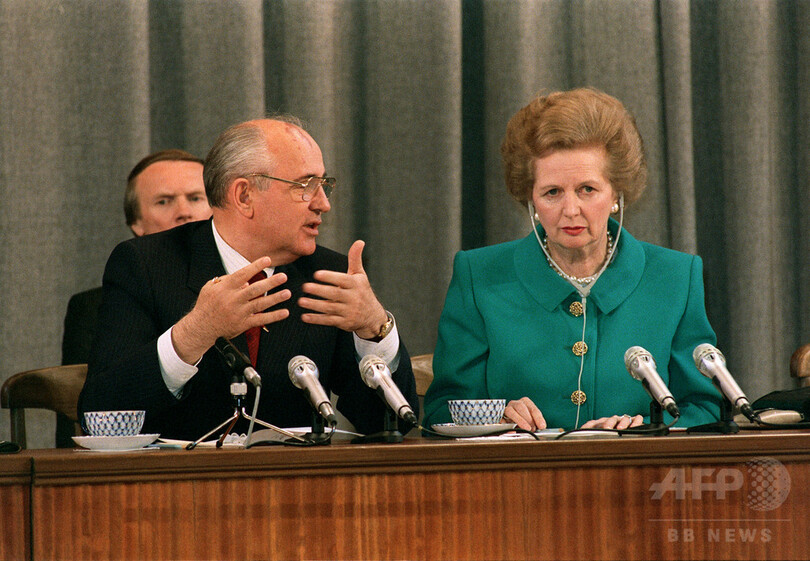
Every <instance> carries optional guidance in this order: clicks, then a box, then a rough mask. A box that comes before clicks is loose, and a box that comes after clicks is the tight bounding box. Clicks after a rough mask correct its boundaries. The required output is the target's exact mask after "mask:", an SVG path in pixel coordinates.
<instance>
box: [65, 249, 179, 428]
mask: <svg viewBox="0 0 810 561" xmlns="http://www.w3.org/2000/svg"><path fill="white" fill-rule="evenodd" d="M150 284H151V283H150V281H149V278H148V275H147V272H146V267H145V266H144V265H143V263H142V261H141V259H140V258H139V254H138V252H137V250H136V249H135V248H134V247H133V245H131V244H129V243H128V242H123V243H121V244H119V245H118V246H117V247H116V248H115V250H113V253H112V254H111V256H110V259H109V260H108V262H107V266H106V268H105V271H104V281H103V297H102V304H101V309H100V310H99V320H98V331H97V334H96V337H95V340H94V342H93V346H92V350H91V354H90V362H89V364H88V372H87V380H86V382H85V385H84V388H83V389H82V393H81V395H80V397H79V404H78V412H79V418H82V414H83V413H84V412H85V411H98V410H115V409H144V410H146V415H147V417H148V418H149V417H152V416H153V415H154V414H156V413H158V412H160V411H164V410H166V409H168V408H169V407H171V406H172V405H174V404H176V402H177V400H176V399H175V398H174V396H173V395H172V394H171V393H170V392H169V390H168V389H167V388H166V384H165V383H164V382H163V378H162V376H161V374H160V365H159V362H158V355H157V338H158V337H159V336H160V335H161V333H162V332H163V331H164V330H161V329H160V321H159V318H158V316H157V315H156V312H155V310H154V298H153V297H152V295H151V294H150V292H149V287H150Z"/></svg>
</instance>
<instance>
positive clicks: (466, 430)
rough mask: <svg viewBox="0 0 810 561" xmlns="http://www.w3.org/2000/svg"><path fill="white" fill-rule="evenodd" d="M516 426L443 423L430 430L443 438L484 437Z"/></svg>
mask: <svg viewBox="0 0 810 561" xmlns="http://www.w3.org/2000/svg"><path fill="white" fill-rule="evenodd" d="M516 426H517V425H516V424H515V423H492V424H489V425H457V424H455V423H443V424H440V425H433V426H431V427H430V428H432V429H433V430H435V431H436V432H438V433H439V434H443V435H445V436H484V435H487V434H493V433H497V432H503V431H507V430H512V429H513V428H515V427H516Z"/></svg>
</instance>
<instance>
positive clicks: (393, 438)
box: [352, 407, 403, 444]
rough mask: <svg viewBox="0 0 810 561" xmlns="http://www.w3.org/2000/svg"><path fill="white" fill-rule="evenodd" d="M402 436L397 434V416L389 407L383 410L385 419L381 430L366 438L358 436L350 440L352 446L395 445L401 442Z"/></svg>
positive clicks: (399, 433)
mask: <svg viewBox="0 0 810 561" xmlns="http://www.w3.org/2000/svg"><path fill="white" fill-rule="evenodd" d="M402 440H403V436H402V433H401V432H399V426H398V424H397V414H396V413H394V411H393V410H392V409H391V408H390V407H386V408H385V418H384V420H383V430H382V431H380V432H375V433H374V434H369V435H366V436H358V437H357V438H353V439H352V444H372V443H383V444H396V443H398V442H402Z"/></svg>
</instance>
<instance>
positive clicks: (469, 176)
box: [0, 0, 810, 447]
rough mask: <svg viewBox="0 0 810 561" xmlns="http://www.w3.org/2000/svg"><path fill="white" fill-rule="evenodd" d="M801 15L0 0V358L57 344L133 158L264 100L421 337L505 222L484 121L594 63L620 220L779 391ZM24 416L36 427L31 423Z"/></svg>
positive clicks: (521, 223)
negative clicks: (624, 145) (616, 176)
mask: <svg viewBox="0 0 810 561" xmlns="http://www.w3.org/2000/svg"><path fill="white" fill-rule="evenodd" d="M808 29H810V3H808V2H806V1H796V2H789V1H782V2H779V1H766V0H762V1H756V0H754V1H746V2H743V1H739V0H725V1H720V0H718V1H687V0H681V1H677V0H673V1H655V0H570V1H568V0H519V1H518V0H515V1H500V0H469V1H463V0H431V1H427V0H424V1H420V0H369V1H365V2H361V1H354V0H336V1H322V0H277V1H266V2H262V1H261V0H241V1H233V0H232V1H229V2H222V1H220V0H194V1H191V0H189V1H180V0H176V1H172V0H155V1H152V2H143V1H134V0H130V1H114V0H106V1H103V2H99V1H97V0H75V1H61V2H60V1H44V0H37V1H32V0H0V194H2V201H3V202H2V204H0V241H1V242H2V243H1V244H0V295H2V296H0V377H1V378H2V379H5V378H8V377H9V376H10V375H12V374H13V373H15V372H19V371H22V370H27V369H31V368H38V367H43V366H51V365H55V364H58V363H59V362H60V358H61V357H60V344H61V338H62V330H63V326H62V320H63V317H64V312H65V307H66V305H67V301H68V298H69V297H70V295H71V294H73V293H75V292H78V291H80V290H84V289H87V288H90V287H93V286H97V285H98V284H99V283H100V277H101V273H102V271H103V267H104V263H105V261H106V258H107V256H108V255H109V253H110V251H111V250H112V248H113V247H114V246H115V244H116V243H117V242H119V241H121V240H124V239H126V238H127V237H128V236H129V232H128V230H127V229H126V227H125V226H124V220H123V212H122V199H123V188H124V181H125V177H126V175H127V173H128V171H129V169H130V168H131V167H132V165H133V164H134V163H135V162H136V161H137V160H138V159H140V158H141V157H142V156H144V155H145V154H147V153H149V152H151V151H154V150H158V149H163V148H169V147H178V148H184V149H187V150H190V151H191V152H194V153H196V154H198V155H200V156H204V155H205V153H206V152H207V150H208V148H209V147H210V145H211V143H212V142H213V140H214V138H215V137H216V135H217V134H218V132H219V131H221V130H222V129H223V128H225V127H226V126H228V125H229V124H232V123H234V122H237V121H240V120H244V119H247V118H253V117H257V116H261V115H263V114H265V113H267V112H275V111H285V112H291V113H294V114H297V115H299V116H300V117H302V118H303V119H304V120H305V121H306V122H307V123H308V125H309V127H308V128H309V129H310V131H311V132H312V134H313V136H314V137H315V139H316V140H317V141H318V142H319V143H320V145H321V147H322V148H323V152H324V155H325V159H326V164H327V168H328V170H329V172H330V173H332V174H334V175H336V176H337V177H338V179H339V187H338V191H337V192H336V198H335V201H334V205H333V211H332V212H331V213H330V214H329V215H328V216H327V221H326V223H325V227H324V229H323V234H322V239H321V242H322V243H323V244H324V245H327V246H329V247H332V248H334V249H337V250H340V251H344V252H345V251H346V250H348V247H349V245H350V244H351V242H352V241H353V240H354V239H357V238H362V239H364V240H366V242H367V248H366V252H365V260H366V267H367V270H368V272H369V275H370V277H371V280H372V283H373V285H374V287H375V289H376V291H377V293H378V295H379V297H380V299H381V300H382V301H383V303H384V304H385V305H386V306H387V307H388V308H389V309H390V310H391V311H393V312H394V314H395V315H396V316H397V320H398V323H399V325H400V329H401V332H402V335H403V337H404V340H405V341H406V343H407V345H408V347H409V349H410V351H411V353H412V354H420V353H428V352H432V350H433V346H434V343H435V338H436V325H437V322H438V318H439V314H440V312H441V307H442V304H443V301H444V293H445V290H446V288H447V284H448V282H449V278H450V273H451V264H452V258H453V255H454V253H455V252H456V251H458V250H459V249H462V248H471V247H477V246H482V245H488V244H493V243H498V242H501V241H505V240H509V239H514V238H517V237H522V236H524V235H526V233H527V232H528V220H527V218H526V217H525V216H524V215H525V213H524V212H522V211H521V209H519V208H517V206H516V205H515V204H514V203H513V202H511V200H510V199H509V197H508V196H507V195H506V193H505V191H504V188H503V181H502V178H501V171H500V161H499V152H498V147H499V144H500V140H501V137H502V134H503V131H504V128H505V125H506V121H507V120H508V118H509V117H510V116H511V115H512V114H513V113H514V112H515V111H516V110H517V109H518V108H519V107H521V106H522V105H524V104H525V103H527V102H528V100H529V99H530V98H531V97H532V96H533V95H535V94H536V93H537V92H540V91H543V90H546V91H548V90H555V89H567V88H572V87H576V86H581V85H592V86H596V87H598V88H601V89H603V90H605V91H607V92H609V93H611V94H613V95H615V96H616V97H618V98H620V99H621V100H623V101H624V102H625V104H626V105H627V106H628V107H629V108H630V110H631V111H632V112H633V113H634V114H635V115H636V118H637V121H638V124H639V127H640V129H641V132H642V135H643V136H644V139H645V145H646V148H647V153H648V160H649V164H650V181H649V186H648V188H647V191H646V193H645V195H644V196H643V198H642V200H641V201H639V202H638V203H637V204H636V205H635V206H634V207H632V208H631V209H630V211H629V216H628V218H627V227H628V228H629V230H630V231H632V232H633V234H634V235H635V236H636V237H638V238H641V239H644V240H647V241H650V242H653V243H657V244H660V245H664V246H668V247H672V248H674V249H678V250H681V251H686V252H690V253H697V254H699V255H701V256H702V257H703V258H704V262H705V280H706V294H707V308H708V311H709V317H710V319H711V320H712V323H713V325H714V327H715V329H716V331H717V333H718V338H719V341H718V346H719V347H720V348H721V350H723V351H724V352H725V354H726V356H727V357H728V361H729V366H730V369H731V371H732V372H733V373H734V374H735V375H736V377H737V378H738V381H739V382H740V385H741V386H742V387H743V389H744V390H745V391H746V392H747V393H748V394H749V396H751V397H757V396H759V395H762V394H763V393H765V392H767V391H769V390H771V389H775V388H786V387H791V386H792V382H791V380H790V378H789V372H788V363H789V358H790V355H791V353H792V352H793V350H794V349H795V348H796V347H797V346H798V345H799V344H800V343H802V342H805V341H808V340H810V321H809V318H808V311H810V290H808V288H807V287H808V286H809V284H808V282H809V281H810V270H807V267H806V265H807V264H808V260H809V258H808V256H810V247H808V245H810V242H809V241H808V240H807V236H806V233H807V232H808V226H809V224H808V219H807V218H805V217H806V216H807V215H808V212H807V211H808V210H810V191H808V189H807V184H808V170H809V169H810V157H808V148H807V147H808V145H810V143H808V141H809V140H810V138H808V135H810V132H808V127H807V123H808V122H809V121H810V119H809V117H810V96H808V89H807V84H808V83H809V82H808V79H810V38H808V33H807V30H808ZM28 432H29V445H30V446H34V447H36V446H50V445H52V442H53V420H52V419H51V418H50V417H49V416H48V415H46V414H40V415H30V414H29V427H28ZM0 438H8V415H5V414H4V415H2V416H0Z"/></svg>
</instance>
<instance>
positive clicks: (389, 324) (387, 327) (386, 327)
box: [380, 312, 394, 339]
mask: <svg viewBox="0 0 810 561" xmlns="http://www.w3.org/2000/svg"><path fill="white" fill-rule="evenodd" d="M385 313H386V315H388V321H386V322H385V323H384V324H383V325H382V327H381V328H380V338H381V339H382V338H383V337H385V336H386V335H388V334H389V333H391V330H392V329H393V328H394V316H392V315H391V314H390V313H389V312H385Z"/></svg>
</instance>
